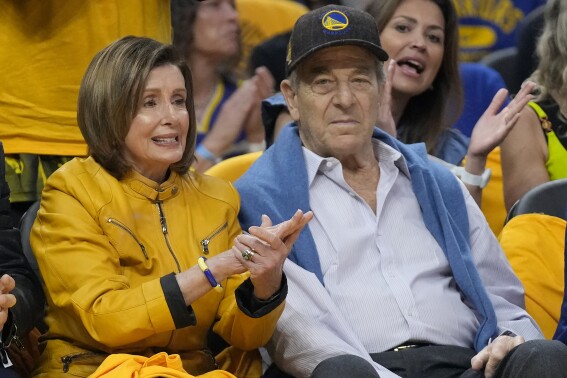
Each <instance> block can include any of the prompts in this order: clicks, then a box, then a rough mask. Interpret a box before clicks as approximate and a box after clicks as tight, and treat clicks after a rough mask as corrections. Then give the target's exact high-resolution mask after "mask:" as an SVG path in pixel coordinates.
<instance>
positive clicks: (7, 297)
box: [0, 274, 16, 331]
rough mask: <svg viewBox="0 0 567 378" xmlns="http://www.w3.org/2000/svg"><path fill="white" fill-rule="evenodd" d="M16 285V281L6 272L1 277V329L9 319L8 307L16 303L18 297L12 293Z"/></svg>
mask: <svg viewBox="0 0 567 378" xmlns="http://www.w3.org/2000/svg"><path fill="white" fill-rule="evenodd" d="M15 287H16V281H14V279H13V278H12V277H11V276H9V275H7V274H4V275H3V276H2V277H1V278H0V331H1V330H2V329H3V328H4V324H6V321H7V320H8V309H9V308H11V307H14V305H15V304H16V297H15V296H14V295H13V294H10V292H11V291H12V290H14V288H15Z"/></svg>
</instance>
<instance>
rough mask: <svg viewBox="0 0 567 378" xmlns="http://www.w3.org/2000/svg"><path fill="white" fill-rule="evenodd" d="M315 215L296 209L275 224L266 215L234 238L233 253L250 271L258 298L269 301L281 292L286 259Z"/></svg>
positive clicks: (255, 294)
mask: <svg viewBox="0 0 567 378" xmlns="http://www.w3.org/2000/svg"><path fill="white" fill-rule="evenodd" d="M312 218H313V213H312V212H311V211H308V212H306V213H303V211H301V210H297V211H296V212H295V214H294V215H293V216H292V217H291V218H290V219H288V220H286V221H283V222H281V223H279V224H277V225H275V226H273V225H272V221H271V219H270V218H269V217H268V216H267V215H263V216H262V224H261V225H260V226H255V227H250V229H249V230H248V231H249V233H244V234H242V235H239V236H238V237H236V238H235V240H234V247H233V248H232V252H233V256H234V257H235V258H236V259H237V260H238V261H239V262H240V264H242V266H243V268H245V270H247V271H250V280H251V281H252V284H253V285H254V296H255V297H256V298H258V299H261V300H266V299H268V298H270V297H271V296H272V295H274V294H276V293H277V292H278V291H279V289H280V286H281V281H282V272H283V265H284V262H285V259H286V258H287V256H288V255H289V253H290V251H291V248H292V246H293V243H294V242H295V241H296V240H297V238H298V236H299V234H300V233H301V230H303V227H304V226H305V225H306V224H307V223H309V221H310V220H311V219H312Z"/></svg>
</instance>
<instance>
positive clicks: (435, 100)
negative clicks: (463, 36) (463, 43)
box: [367, 0, 463, 155]
mask: <svg viewBox="0 0 567 378" xmlns="http://www.w3.org/2000/svg"><path fill="white" fill-rule="evenodd" d="M403 1H404V0H380V1H373V2H372V3H371V4H370V5H369V6H368V8H367V11H368V13H370V14H372V15H373V16H374V18H375V19H376V23H377V24H378V30H379V31H380V32H382V31H383V30H384V28H385V27H386V25H387V24H388V22H389V21H390V19H391V18H392V16H393V15H394V12H395V11H396V9H397V8H398V7H399V6H400V4H401V3H402V2H403ZM429 1H432V2H433V3H435V4H436V5H437V6H438V7H439V9H440V10H441V13H442V14H443V18H444V19H445V39H444V53H443V60H442V62H441V66H440V67H439V72H438V73H437V76H436V77H435V79H434V80H433V84H432V87H431V88H430V89H429V90H427V91H425V92H424V93H421V94H419V95H417V96H414V97H412V98H411V99H410V101H409V102H408V104H407V106H406V108H405V109H404V112H403V114H402V117H401V118H400V121H399V122H398V124H397V125H396V126H397V129H398V139H400V140H401V141H403V142H405V143H416V142H425V144H426V146H427V151H428V152H429V153H431V154H433V155H435V152H436V147H437V143H438V141H439V138H440V136H441V134H442V133H443V131H444V130H446V129H448V128H450V127H452V126H453V123H454V122H455V121H456V120H457V118H458V116H459V114H460V113H461V109H462V104H463V94H462V89H461V78H460V74H459V66H458V50H459V45H458V42H459V41H458V37H459V35H458V19H457V14H456V11H455V8H454V7H453V4H452V2H451V0H429Z"/></svg>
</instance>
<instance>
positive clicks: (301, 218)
mask: <svg viewBox="0 0 567 378" xmlns="http://www.w3.org/2000/svg"><path fill="white" fill-rule="evenodd" d="M311 219H313V212H312V211H308V212H306V213H303V211H301V210H297V211H296V212H295V214H293V216H292V217H291V218H290V219H288V220H286V221H283V222H281V223H279V224H277V225H275V226H272V220H271V219H270V217H268V216H267V215H265V214H264V215H262V224H261V225H260V226H259V227H262V228H265V229H266V230H268V231H270V232H272V233H274V234H275V235H276V236H277V237H279V238H280V239H281V240H282V241H283V242H284V244H285V245H286V246H287V247H288V248H289V249H290V250H291V247H293V243H295V241H296V240H297V237H298V236H299V234H300V232H301V230H303V227H304V226H305V225H306V224H307V223H309V222H310V221H311ZM253 228H254V227H250V232H252V231H251V230H252V229H253Z"/></svg>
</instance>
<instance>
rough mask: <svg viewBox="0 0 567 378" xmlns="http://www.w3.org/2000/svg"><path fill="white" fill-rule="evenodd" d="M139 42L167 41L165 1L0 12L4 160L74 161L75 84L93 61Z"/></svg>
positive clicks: (24, 3)
mask: <svg viewBox="0 0 567 378" xmlns="http://www.w3.org/2000/svg"><path fill="white" fill-rule="evenodd" d="M126 35H137V36H146V37H151V38H154V39H157V40H159V41H161V42H166V43H170V42H171V17H170V9H169V0H90V1H69V0H41V1H31V0H19V1H6V2H3V4H2V10H1V11H0V83H2V84H1V85H0V140H2V142H3V143H4V149H5V152H6V154H17V153H31V154H44V155H69V156H79V155H84V154H85V153H86V144H85V142H84V140H83V137H82V135H81V132H80V130H79V128H78V126H77V121H76V110H77V96H78V93H79V85H80V83H81V79H82V77H83V74H84V72H85V70H86V68H87V66H88V64H89V62H90V61H91V60H92V58H93V57H94V55H95V54H96V53H97V52H98V51H99V50H100V49H102V48H103V47H105V46H107V45H108V44H110V43H111V42H112V41H114V40H116V39H118V38H120V37H123V36H126Z"/></svg>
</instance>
